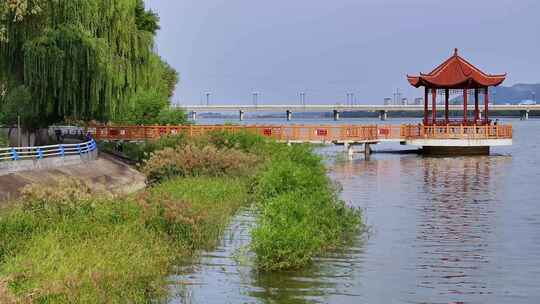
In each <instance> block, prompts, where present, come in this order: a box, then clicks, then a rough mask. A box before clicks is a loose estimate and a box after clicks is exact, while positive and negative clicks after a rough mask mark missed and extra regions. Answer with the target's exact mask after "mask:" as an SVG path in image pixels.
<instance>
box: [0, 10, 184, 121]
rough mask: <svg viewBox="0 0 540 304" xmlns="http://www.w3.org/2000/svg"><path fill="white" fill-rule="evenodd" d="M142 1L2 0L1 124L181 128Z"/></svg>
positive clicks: (151, 17)
mask: <svg viewBox="0 0 540 304" xmlns="http://www.w3.org/2000/svg"><path fill="white" fill-rule="evenodd" d="M158 29H159V18H158V16H157V15H156V14H155V13H154V12H152V11H148V10H146V9H145V7H144V2H143V0H115V1H111V0H71V1H55V0H1V4H0V89H1V90H0V107H1V108H0V110H1V111H0V113H2V114H0V123H5V124H13V123H14V122H15V121H16V118H17V117H20V118H21V122H22V124H23V126H24V127H25V128H27V129H35V128H39V127H44V126H48V125H50V124H53V123H58V122H64V121H91V120H95V121H100V122H110V121H114V122H128V123H136V124H149V123H167V122H174V123H178V122H180V123H182V122H185V115H184V113H183V112H182V111H173V110H170V109H169V104H170V101H169V100H170V97H171V96H172V94H173V92H174V89H175V86H176V83H177V81H178V74H177V72H176V71H175V70H174V69H173V68H172V67H170V66H169V65H168V64H167V63H166V62H164V61H163V60H162V59H161V58H160V57H159V56H158V55H157V54H156V53H155V52H154V51H153V49H154V43H155V42H154V39H155V34H156V32H157V30H158Z"/></svg>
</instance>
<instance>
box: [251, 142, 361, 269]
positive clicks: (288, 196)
mask: <svg viewBox="0 0 540 304" xmlns="http://www.w3.org/2000/svg"><path fill="white" fill-rule="evenodd" d="M271 147H272V152H271V155H272V157H271V158H270V161H269V162H268V164H267V165H266V166H265V168H264V169H263V170H261V171H260V173H259V174H258V175H257V178H256V182H255V186H254V192H255V196H256V199H257V202H258V203H259V204H258V205H259V208H260V209H261V214H260V216H259V219H258V224H257V227H256V228H255V229H254V230H253V232H252V248H253V250H254V252H255V253H256V256H257V263H258V266H259V267H260V268H261V269H263V270H280V269H290V268H300V267H302V266H305V265H307V264H309V263H311V261H312V260H313V258H314V257H315V256H318V255H321V254H324V253H325V252H327V251H329V250H332V249H335V248H337V247H339V246H340V245H342V244H343V243H344V242H346V241H348V240H349V239H350V237H351V236H352V235H353V234H354V233H355V232H357V231H358V230H359V229H361V228H362V224H361V214H360V211H359V210H356V209H354V208H350V207H348V206H346V204H345V203H344V202H343V201H341V200H340V199H339V198H338V194H337V190H336V188H335V187H334V185H333V184H332V182H331V181H330V179H329V178H328V177H327V176H326V171H325V168H324V166H323V164H322V160H321V158H320V157H318V156H317V155H316V154H315V153H314V152H313V151H312V150H311V148H310V147H307V146H304V145H299V146H293V147H287V146H284V145H281V146H271Z"/></svg>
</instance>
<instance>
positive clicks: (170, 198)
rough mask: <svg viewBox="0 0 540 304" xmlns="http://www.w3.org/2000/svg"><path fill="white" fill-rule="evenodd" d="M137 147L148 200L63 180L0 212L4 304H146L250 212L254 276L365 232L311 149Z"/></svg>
mask: <svg viewBox="0 0 540 304" xmlns="http://www.w3.org/2000/svg"><path fill="white" fill-rule="evenodd" d="M140 148H141V149H140V150H137V151H138V152H137V153H135V154H136V155H138V156H137V157H139V158H140V159H143V160H144V161H143V163H142V164H141V170H142V171H143V172H144V173H145V174H146V175H147V176H148V179H149V181H150V182H151V185H152V186H151V187H150V188H149V189H148V190H147V191H144V192H143V193H140V194H137V195H133V196H129V197H123V198H118V197H116V198H114V197H111V196H108V195H106V194H104V195H96V194H95V193H92V191H90V189H88V188H87V187H86V186H84V185H81V184H77V183H75V184H74V183H72V182H64V184H62V185H60V187H58V188H43V187H33V188H31V189H26V190H25V194H24V196H23V198H22V199H21V200H20V202H19V203H18V204H15V206H16V207H13V208H12V209H10V210H7V211H4V213H3V214H2V215H1V217H0V276H1V277H0V302H1V303H96V302H107V303H125V302H128V303H148V302H149V299H153V298H154V299H155V298H157V297H159V296H160V295H163V294H164V293H165V290H164V286H166V284H165V282H164V278H165V277H166V275H167V273H168V271H169V270H170V269H171V267H172V266H173V265H174V264H175V262H177V261H178V259H182V258H184V257H188V256H191V255H193V254H196V253H197V252H198V251H199V250H201V249H210V248H212V247H213V246H215V245H216V243H217V242H218V240H219V238H220V237H221V236H222V235H223V231H224V229H225V228H226V226H227V224H228V223H229V221H230V219H231V218H232V216H233V215H234V214H235V213H236V212H237V211H238V209H239V208H240V207H241V206H243V205H247V204H250V203H255V204H256V207H257V208H258V209H259V210H260V217H259V218H258V223H257V227H256V228H255V229H254V231H253V235H252V236H253V242H252V244H251V249H252V250H253V251H254V252H255V253H256V256H257V259H256V261H257V267H258V268H259V269H261V270H279V269H290V268H299V267H302V266H305V265H307V264H309V263H311V262H312V260H313V258H314V257H315V256H317V255H322V254H325V253H326V252H327V251H328V250H332V249H334V248H336V247H338V246H340V245H341V244H343V243H344V242H346V241H347V240H348V239H349V237H350V235H351V234H353V233H354V232H356V231H358V229H361V222H360V216H359V213H358V212H357V211H356V210H354V209H350V208H348V207H346V206H345V204H344V203H343V202H342V201H340V200H339V199H338V197H337V191H336V190H335V187H334V186H333V185H332V183H331V182H330V180H329V179H328V177H327V176H326V171H325V168H324V166H323V164H322V162H321V159H320V158H319V157H318V156H317V155H316V154H315V153H314V152H313V151H312V150H311V148H310V147H308V146H293V147H288V146H286V145H282V144H277V143H275V142H272V141H267V140H266V139H263V138H261V137H258V136H253V135H249V134H226V133H213V134H210V135H208V136H205V137H202V138H198V139H196V140H194V139H186V138H183V137H177V138H165V139H162V140H160V141H158V142H153V143H148V144H145V145H143V146H142V147H140ZM142 150H144V152H141V151H142Z"/></svg>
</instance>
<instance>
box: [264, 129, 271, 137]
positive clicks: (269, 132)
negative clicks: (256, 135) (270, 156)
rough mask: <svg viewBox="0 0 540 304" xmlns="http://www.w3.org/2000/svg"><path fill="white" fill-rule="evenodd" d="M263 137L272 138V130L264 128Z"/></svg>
mask: <svg viewBox="0 0 540 304" xmlns="http://www.w3.org/2000/svg"><path fill="white" fill-rule="evenodd" d="M263 134H264V136H272V129H270V128H266V129H264V130H263Z"/></svg>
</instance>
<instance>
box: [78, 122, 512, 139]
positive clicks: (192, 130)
mask: <svg viewBox="0 0 540 304" xmlns="http://www.w3.org/2000/svg"><path fill="white" fill-rule="evenodd" d="M213 131H226V132H231V133H235V132H246V131H247V132H251V133H254V134H258V135H261V136H264V137H269V138H273V139H275V140H280V141H301V142H332V141H384V140H394V141H399V140H407V139H417V138H429V139H472V138H474V139H498V138H501V139H502V138H512V126H510V125H491V126H490V125H484V126H450V125H449V126H423V125H250V126H229V125H190V126H117V127H109V126H93V127H90V128H88V132H90V133H91V134H93V136H94V138H96V139H97V140H131V141H136V140H152V139H157V138H160V137H162V136H166V135H176V134H184V135H186V136H189V137H194V136H201V135H204V134H207V133H209V132H213Z"/></svg>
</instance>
